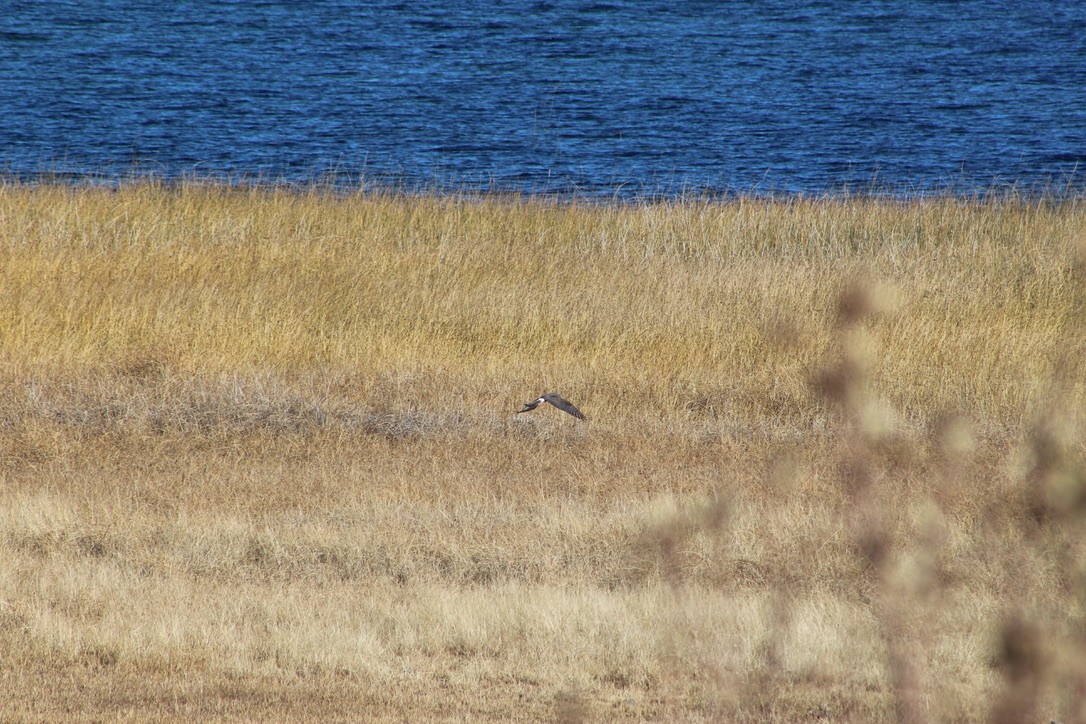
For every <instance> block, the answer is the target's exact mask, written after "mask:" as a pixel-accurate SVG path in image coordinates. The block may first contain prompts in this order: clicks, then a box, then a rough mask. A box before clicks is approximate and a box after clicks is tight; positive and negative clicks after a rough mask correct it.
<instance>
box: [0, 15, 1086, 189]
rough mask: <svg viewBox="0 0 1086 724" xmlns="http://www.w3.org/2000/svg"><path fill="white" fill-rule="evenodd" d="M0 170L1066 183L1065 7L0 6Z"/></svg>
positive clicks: (826, 183) (1075, 120)
mask: <svg viewBox="0 0 1086 724" xmlns="http://www.w3.org/2000/svg"><path fill="white" fill-rule="evenodd" d="M0 108H2V109H3V110H2V115H0V173H6V174H8V175H16V176H19V177H22V178H35V177H37V176H39V175H40V174H43V173H48V174H50V175H53V176H59V177H61V178H66V177H67V178H75V179H84V178H97V179H104V180H107V181H108V180H111V179H117V178H126V177H129V176H130V175H131V174H133V173H136V174H144V173H153V174H156V175H159V176H165V177H167V178H176V177H179V176H196V177H210V178H221V179H224V180H238V179H249V180H257V179H259V180H264V181H269V182H291V183H302V184H305V183H311V182H314V181H321V182H327V181H329V180H333V178H334V180H335V181H336V182H337V183H341V184H345V185H350V184H362V185H366V186H370V187H378V186H392V187H397V188H409V189H415V188H427V189H435V188H436V189H440V190H450V189H457V188H463V187H469V188H482V189H491V190H503V191H525V192H530V193H548V194H570V193H573V194H584V195H589V196H614V195H618V196H620V197H625V198H629V197H641V196H655V195H665V196H673V195H676V194H681V193H685V192H691V191H697V192H708V193H714V194H715V193H737V192H740V193H771V194H780V193H785V194H789V193H806V194H822V193H833V192H839V191H841V190H843V189H849V190H852V191H861V192H865V191H871V190H877V191H880V192H889V193H897V194H920V193H929V192H945V191H951V192H954V193H975V192H978V191H987V190H991V189H993V188H997V189H998V188H1004V189H1005V188H1007V187H1010V186H1013V187H1017V188H1019V189H1021V190H1025V191H1029V192H1033V191H1036V190H1037V189H1043V188H1051V187H1056V188H1058V189H1066V188H1070V187H1076V188H1080V189H1081V188H1082V187H1083V186H1086V184H1084V183H1083V181H1084V179H1086V163H1084V161H1086V3H1080V2H1066V1H1059V2H1057V1H1052V2H1023V3H1011V2H994V1H984V0H967V1H965V2H933V1H930V0H929V1H924V0H887V1H884V2H878V1H875V2H867V3H840V2H830V1H816V0H795V1H792V2H783V1H779V2H683V1H681V0H672V1H670V2H646V1H641V0H615V1H613V2H581V1H574V0H553V1H551V2H523V1H520V2H495V3H476V2H466V1H464V0H452V1H448V2H410V3H408V2H382V1H380V0H378V1H376V2H346V1H345V0H314V1H310V2H258V1H256V0H245V1H242V0H234V1H230V0H219V1H216V2H207V1H205V2H200V1H195V0H193V1H189V2H186V1H184V0H178V1H176V2H158V0H95V1H89V0H88V1H87V2H71V1H69V2H60V1H50V0H30V1H26V2H12V1H10V0H0Z"/></svg>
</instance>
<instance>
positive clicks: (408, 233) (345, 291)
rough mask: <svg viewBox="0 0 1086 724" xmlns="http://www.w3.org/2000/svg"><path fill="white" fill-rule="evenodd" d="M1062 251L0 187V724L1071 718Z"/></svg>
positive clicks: (1076, 275) (1072, 509) (905, 216)
mask: <svg viewBox="0 0 1086 724" xmlns="http://www.w3.org/2000/svg"><path fill="white" fill-rule="evenodd" d="M1084 243H1086V209H1083V207H1082V205H1081V203H1080V202H1076V201H1069V202H1066V203H1061V204H1049V203H1040V202H1036V203H1033V202H1031V203H1026V202H1013V201H988V202H968V201H963V200H958V199H948V198H943V199H931V200H916V201H911V202H908V203H896V202H891V201H880V200H873V199H851V200H791V201H769V200H751V199H742V200H735V201H732V202H726V203H715V202H714V203H710V202H698V201H687V202H675V203H670V204H658V205H636V206H618V205H614V206H594V205H587V204H558V203H549V202H544V201H535V200H524V199H497V198H488V199H479V198H474V199H466V198H456V197H451V196H450V197H426V198H402V197H382V196H357V197H337V196H331V195H327V194H322V193H319V192H317V191H314V192H311V193H298V192H287V191H275V190H267V189H241V188H206V187H205V188H200V187H196V186H188V187H177V188H166V187H159V186H155V185H152V184H147V185H138V186H132V187H126V188H122V189H121V190H119V191H110V190H105V189H88V188H83V189H73V188H61V187H41V188H29V187H24V186H6V187H0V279H2V283H0V550H2V554H3V556H4V558H5V559H6V560H7V561H8V565H7V566H6V567H5V568H4V569H2V570H0V639H2V643H3V651H4V652H5V653H4V658H3V660H2V661H0V686H2V687H4V688H6V689H8V690H9V691H11V692H13V693H14V694H13V696H9V697H7V698H6V699H5V700H4V701H3V702H2V703H0V712H2V713H3V715H4V716H5V717H11V716H31V717H44V718H64V717H67V716H70V715H72V714H76V715H81V716H87V717H120V716H140V717H146V716H161V717H179V718H180V717H192V716H199V717H223V718H252V717H257V718H268V717H271V718H306V717H311V718H328V717H333V718H334V717H337V716H339V717H348V718H351V717H358V716H360V715H362V716H370V717H400V716H407V717H408V718H415V717H419V716H443V715H448V716H458V717H471V718H485V717H495V718H499V717H500V718H509V717H517V716H520V717H553V716H556V715H557V716H567V715H568V716H571V717H577V716H587V717H589V718H602V717H625V718H660V719H674V718H684V719H699V718H719V717H725V718H749V719H757V720H766V719H769V720H779V721H795V720H797V719H802V718H819V717H822V718H827V717H828V718H832V719H836V720H850V719H851V720H857V721H866V720H872V719H888V718H893V717H900V718H906V719H914V720H922V719H944V718H955V717H957V718H969V719H975V718H983V717H985V716H988V715H989V714H992V713H993V712H1003V713H1005V714H1007V715H1008V716H1010V717H1011V719H1009V720H1013V718H1014V717H1016V716H1029V717H1032V718H1034V719H1039V718H1042V717H1045V716H1051V717H1055V718H1061V717H1063V718H1066V719H1071V720H1074V719H1075V717H1076V716H1077V717H1080V718H1081V717H1086V712H1084V711H1082V710H1081V709H1078V710H1076V709H1075V706H1077V703H1076V702H1078V701H1080V700H1081V699H1082V698H1083V697H1082V696H1081V694H1082V692H1083V691H1086V655H1084V654H1083V653H1082V650H1083V643H1082V642H1083V641H1084V640H1086V630H1084V629H1083V622H1084V619H1083V616H1084V613H1086V612H1084V611H1083V603H1084V600H1086V599H1084V597H1083V594H1084V592H1086V591H1084V586H1083V575H1084V574H1086V569H1084V559H1083V550H1082V545H1083V544H1082V542H1081V541H1082V540H1083V539H1084V538H1083V535H1082V533H1083V532H1084V531H1083V530H1082V521H1083V516H1082V513H1083V509H1084V508H1086V477H1084V473H1083V469H1082V465H1081V462H1080V461H1081V460H1082V457H1083V453H1084V449H1083V444H1082V442H1081V440H1082V435H1081V430H1082V423H1083V421H1084V420H1083V415H1082V410H1083V409H1084V408H1083V402H1084V401H1086V383H1084V380H1086V374H1084V373H1086V369H1084V364H1083V359H1084V356H1083V354H1082V353H1083V351H1084V347H1086V346H1084V341H1086V335H1084V319H1086V318H1084V314H1086V301H1084V300H1086V297H1084V295H1086V289H1084V286H1083V284H1084V281H1083V271H1082V266H1081V264H1082V259H1083V248H1082V244H1084ZM546 390H559V391H561V392H562V393H563V394H564V395H565V396H567V397H569V398H570V399H572V400H573V401H574V402H575V403H576V404H577V405H578V406H579V407H580V408H581V409H582V410H584V411H585V413H586V414H587V415H588V416H589V422H588V423H579V422H577V421H575V420H573V419H572V418H570V417H567V416H565V415H563V414H562V413H561V412H559V411H558V410H556V409H554V408H550V407H549V406H548V407H545V408H541V409H540V410H537V411H535V412H533V413H530V414H528V415H522V416H515V415H513V414H512V413H513V411H515V410H516V409H518V408H519V405H520V404H521V403H523V402H524V401H525V400H528V399H530V398H532V397H534V396H535V395H537V394H539V393H540V392H543V391H546ZM993 702H996V704H993Z"/></svg>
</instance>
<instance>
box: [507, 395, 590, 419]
mask: <svg viewBox="0 0 1086 724" xmlns="http://www.w3.org/2000/svg"><path fill="white" fill-rule="evenodd" d="M544 402H549V403H551V404H552V405H554V406H555V407H557V408H558V409H559V410H561V411H562V412H568V413H569V414H571V415H573V416H574V417H576V418H577V419H578V420H583V419H585V417H584V415H583V414H582V413H581V411H580V410H578V409H577V408H576V407H574V406H573V405H572V404H570V402H569V400H567V399H565V398H563V397H562V396H561V395H559V394H558V393H557V392H548V393H547V394H545V395H543V396H542V397H540V398H539V399H538V400H532V401H531V402H525V403H524V407H523V408H521V409H520V410H517V414H518V415H519V414H520V413H522V412H528V411H530V410H534V409H535V408H537V407H539V406H540V405H542V404H543V403H544Z"/></svg>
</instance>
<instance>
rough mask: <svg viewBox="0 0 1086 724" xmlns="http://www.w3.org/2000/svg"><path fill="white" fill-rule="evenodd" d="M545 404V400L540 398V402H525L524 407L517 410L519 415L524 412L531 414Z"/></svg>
mask: <svg viewBox="0 0 1086 724" xmlns="http://www.w3.org/2000/svg"><path fill="white" fill-rule="evenodd" d="M543 402H544V400H543V398H542V397H540V398H539V399H538V400H532V401H531V402H525V403H524V407H522V408H520V409H519V410H517V414H518V415H519V414H520V413H522V412H530V411H531V410H534V409H535V408H537V407H539V406H540V405H542V404H543Z"/></svg>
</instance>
